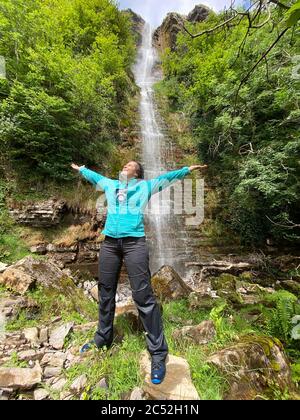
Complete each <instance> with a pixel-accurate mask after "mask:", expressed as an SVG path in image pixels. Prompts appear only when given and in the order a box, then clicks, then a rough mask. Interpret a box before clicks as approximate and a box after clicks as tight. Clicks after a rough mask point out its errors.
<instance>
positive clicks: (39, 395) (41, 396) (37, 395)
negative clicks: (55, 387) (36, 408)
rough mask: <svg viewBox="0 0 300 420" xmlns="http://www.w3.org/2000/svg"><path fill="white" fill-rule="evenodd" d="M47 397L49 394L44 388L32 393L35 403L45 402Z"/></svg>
mask: <svg viewBox="0 0 300 420" xmlns="http://www.w3.org/2000/svg"><path fill="white" fill-rule="evenodd" d="M49 395H50V394H49V392H48V391H47V390H46V389H44V388H38V389H35V390H34V393H33V397H34V399H35V400H36V401H41V400H46V399H47V398H48V397H49Z"/></svg>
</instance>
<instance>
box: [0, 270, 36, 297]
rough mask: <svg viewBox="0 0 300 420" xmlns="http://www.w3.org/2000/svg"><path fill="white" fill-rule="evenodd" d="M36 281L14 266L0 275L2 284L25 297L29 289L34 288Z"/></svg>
mask: <svg viewBox="0 0 300 420" xmlns="http://www.w3.org/2000/svg"><path fill="white" fill-rule="evenodd" d="M35 281H36V279H35V278H33V277H31V276H30V275H29V274H27V273H26V272H24V271H23V270H19V269H16V268H14V267H13V266H10V267H9V268H8V269H7V270H5V271H4V272H3V273H2V274H0V284H1V285H2V286H5V287H6V288H7V289H9V290H12V291H14V292H16V293H19V294H20V295H24V293H26V292H27V290H28V289H30V288H32V287H33V286H34V285H35Z"/></svg>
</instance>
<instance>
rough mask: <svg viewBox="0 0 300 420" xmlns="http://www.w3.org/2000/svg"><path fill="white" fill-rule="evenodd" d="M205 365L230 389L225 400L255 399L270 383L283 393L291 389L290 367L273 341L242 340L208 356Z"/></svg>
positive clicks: (264, 338)
mask: <svg viewBox="0 0 300 420" xmlns="http://www.w3.org/2000/svg"><path fill="white" fill-rule="evenodd" d="M207 362H208V363H211V364H213V365H214V366H216V367H217V368H218V369H219V370H220V371H221V372H222V374H223V375H225V376H226V377H227V379H228V382H229V384H230V389H229V391H228V393H227V395H226V396H225V399H234V400H251V399H254V398H255V396H256V395H257V394H259V393H262V392H263V391H265V390H267V389H268V387H269V384H272V383H273V384H276V387H278V388H279V389H281V390H282V391H285V390H286V389H291V384H292V382H291V370H290V365H289V362H288V359H287V357H286V355H285V354H284V349H283V346H282V344H281V343H280V341H279V340H277V339H275V338H271V337H267V336H256V335H248V336H244V337H242V338H241V339H240V341H239V342H238V343H237V344H234V345H232V346H230V347H227V348H225V349H223V350H220V351H218V352H217V353H215V354H213V355H211V356H210V357H209V358H208V360H207Z"/></svg>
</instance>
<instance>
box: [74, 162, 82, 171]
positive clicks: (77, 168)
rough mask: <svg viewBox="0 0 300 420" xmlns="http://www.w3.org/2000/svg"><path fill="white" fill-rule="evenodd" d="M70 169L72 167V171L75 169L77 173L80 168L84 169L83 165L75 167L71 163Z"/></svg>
mask: <svg viewBox="0 0 300 420" xmlns="http://www.w3.org/2000/svg"><path fill="white" fill-rule="evenodd" d="M71 167H72V168H73V169H75V171H79V169H80V168H84V167H85V165H82V166H78V165H75V163H72V164H71Z"/></svg>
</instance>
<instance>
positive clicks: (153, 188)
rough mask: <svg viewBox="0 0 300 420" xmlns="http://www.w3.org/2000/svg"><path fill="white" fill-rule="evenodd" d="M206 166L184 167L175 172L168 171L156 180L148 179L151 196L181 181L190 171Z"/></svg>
mask: <svg viewBox="0 0 300 420" xmlns="http://www.w3.org/2000/svg"><path fill="white" fill-rule="evenodd" d="M206 167H207V165H193V166H184V167H183V168H181V169H178V170H175V171H169V172H166V173H164V174H162V175H159V176H158V177H156V178H153V179H150V180H149V181H148V182H149V183H150V192H151V195H152V194H155V193H157V192H159V191H162V190H163V189H165V188H167V187H169V186H171V185H172V184H174V183H175V182H176V181H179V180H181V179H183V178H184V177H185V176H186V175H188V174H190V173H191V172H192V171H194V170H197V169H202V168H206Z"/></svg>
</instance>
